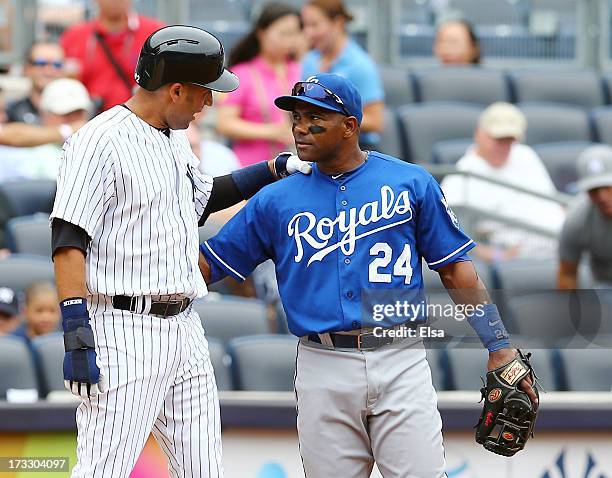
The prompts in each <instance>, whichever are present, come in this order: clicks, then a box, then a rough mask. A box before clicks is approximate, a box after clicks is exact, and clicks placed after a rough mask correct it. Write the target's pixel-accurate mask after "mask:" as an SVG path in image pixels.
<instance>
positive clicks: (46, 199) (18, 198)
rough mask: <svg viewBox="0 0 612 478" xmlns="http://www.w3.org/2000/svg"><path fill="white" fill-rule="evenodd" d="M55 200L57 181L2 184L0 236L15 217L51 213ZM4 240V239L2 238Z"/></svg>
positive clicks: (43, 180)
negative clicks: (8, 222)
mask: <svg viewBox="0 0 612 478" xmlns="http://www.w3.org/2000/svg"><path fill="white" fill-rule="evenodd" d="M54 198H55V181H52V180H46V179H24V180H15V181H7V182H3V183H0V234H3V233H4V227H5V225H6V223H7V221H8V220H9V219H11V218H13V217H19V216H29V215H30V214H34V213H37V212H46V213H50V212H51V209H52V208H53V200H54ZM2 240H3V238H2Z"/></svg>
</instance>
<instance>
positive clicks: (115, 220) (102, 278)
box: [51, 105, 212, 298]
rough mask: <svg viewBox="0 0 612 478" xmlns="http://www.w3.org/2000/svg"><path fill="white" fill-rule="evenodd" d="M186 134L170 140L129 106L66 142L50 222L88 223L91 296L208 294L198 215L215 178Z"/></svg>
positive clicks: (107, 114) (109, 113)
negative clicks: (200, 261) (201, 265)
mask: <svg viewBox="0 0 612 478" xmlns="http://www.w3.org/2000/svg"><path fill="white" fill-rule="evenodd" d="M198 162H199V160H198V158H197V157H196V156H195V155H194V154H193V153H192V151H191V148H190V145H189V141H188V140H187V137H186V135H185V132H184V131H174V130H171V131H170V135H169V137H168V136H166V135H165V134H164V133H163V132H162V131H159V130H158V129H156V128H154V127H152V126H151V125H149V124H148V123H146V122H144V121H143V120H142V119H140V118H139V117H138V116H136V115H135V114H133V113H132V112H131V111H130V110H128V109H127V108H125V107H123V106H120V105H119V106H115V107H113V108H111V109H110V110H108V111H106V112H104V113H102V114H100V115H99V116H97V117H96V118H94V119H93V120H91V121H90V122H89V123H88V124H86V125H85V126H84V127H83V128H81V129H80V130H79V131H77V132H76V133H75V134H74V135H72V136H71V137H70V138H69V139H68V141H66V143H65V144H64V148H63V154H62V161H61V164H60V171H59V175H58V184H57V195H56V198H55V204H54V207H53V212H52V213H51V220H53V218H60V219H63V220H65V221H67V222H70V223H72V224H75V225H77V226H79V227H81V228H83V229H84V230H85V231H86V232H87V234H88V235H89V237H90V238H91V243H90V245H89V248H88V251H87V259H86V260H87V274H86V275H87V277H86V279H87V288H88V290H89V292H90V293H92V294H96V293H99V294H105V295H128V296H141V295H167V294H182V295H184V296H186V297H190V298H196V297H202V296H203V295H205V294H206V292H207V289H206V284H205V282H204V280H203V278H202V275H201V274H200V270H199V268H198V255H199V251H198V232H197V229H198V225H197V222H198V219H199V218H200V216H201V215H202V213H203V212H204V208H205V207H206V204H207V202H208V199H209V197H210V193H211V190H212V178H211V177H209V176H205V175H203V174H202V173H201V172H199V170H198Z"/></svg>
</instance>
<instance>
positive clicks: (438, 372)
mask: <svg viewBox="0 0 612 478" xmlns="http://www.w3.org/2000/svg"><path fill="white" fill-rule="evenodd" d="M425 353H426V354H427V363H429V369H430V370H431V381H432V383H433V386H434V388H435V389H436V390H438V391H440V390H446V388H447V387H446V371H445V370H444V368H443V365H442V362H441V354H442V351H441V350H439V349H435V348H426V349H425Z"/></svg>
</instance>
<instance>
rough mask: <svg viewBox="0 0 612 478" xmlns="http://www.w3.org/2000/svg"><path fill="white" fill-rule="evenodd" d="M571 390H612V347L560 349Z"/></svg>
mask: <svg viewBox="0 0 612 478" xmlns="http://www.w3.org/2000/svg"><path fill="white" fill-rule="evenodd" d="M559 353H560V355H561V359H562V362H563V368H564V370H565V379H566V381H567V386H568V389H569V390H571V391H601V392H610V391H612V349H611V348H603V349H562V350H560V351H559Z"/></svg>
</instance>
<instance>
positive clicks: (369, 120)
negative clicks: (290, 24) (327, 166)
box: [302, 0, 384, 149]
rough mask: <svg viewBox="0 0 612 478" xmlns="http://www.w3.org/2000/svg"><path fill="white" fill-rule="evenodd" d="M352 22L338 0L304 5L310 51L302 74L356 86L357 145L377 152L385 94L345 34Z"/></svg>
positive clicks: (364, 57)
mask: <svg viewBox="0 0 612 478" xmlns="http://www.w3.org/2000/svg"><path fill="white" fill-rule="evenodd" d="M352 19H353V17H352V15H351V14H350V13H349V12H348V11H347V10H346V7H345V6H344V4H343V3H342V1H341V0H308V1H307V2H306V3H305V4H304V6H303V7H302V21H303V22H304V34H305V36H306V38H307V39H308V41H309V42H310V46H311V48H312V50H311V51H310V52H308V53H307V54H306V55H305V56H304V59H303V60H302V70H303V71H302V72H303V76H304V79H306V78H308V77H309V76H311V75H316V74H317V73H335V74H338V75H341V76H344V77H345V78H348V79H349V80H351V81H352V82H353V83H354V84H355V86H356V87H357V90H358V91H359V94H360V95H361V99H362V102H363V120H362V122H361V134H360V137H359V142H360V144H361V147H362V148H363V149H376V145H377V144H378V142H379V140H380V136H379V134H380V133H381V132H382V130H383V128H384V91H383V87H382V82H381V80H380V76H379V74H378V69H377V67H376V64H375V63H374V61H373V60H372V59H371V58H370V56H369V55H368V54H367V53H366V52H365V51H364V50H363V48H361V47H360V46H359V45H358V44H357V42H355V41H354V40H353V39H351V38H350V36H349V35H348V33H347V32H346V24H347V23H349V22H350V21H351V20H352Z"/></svg>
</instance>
